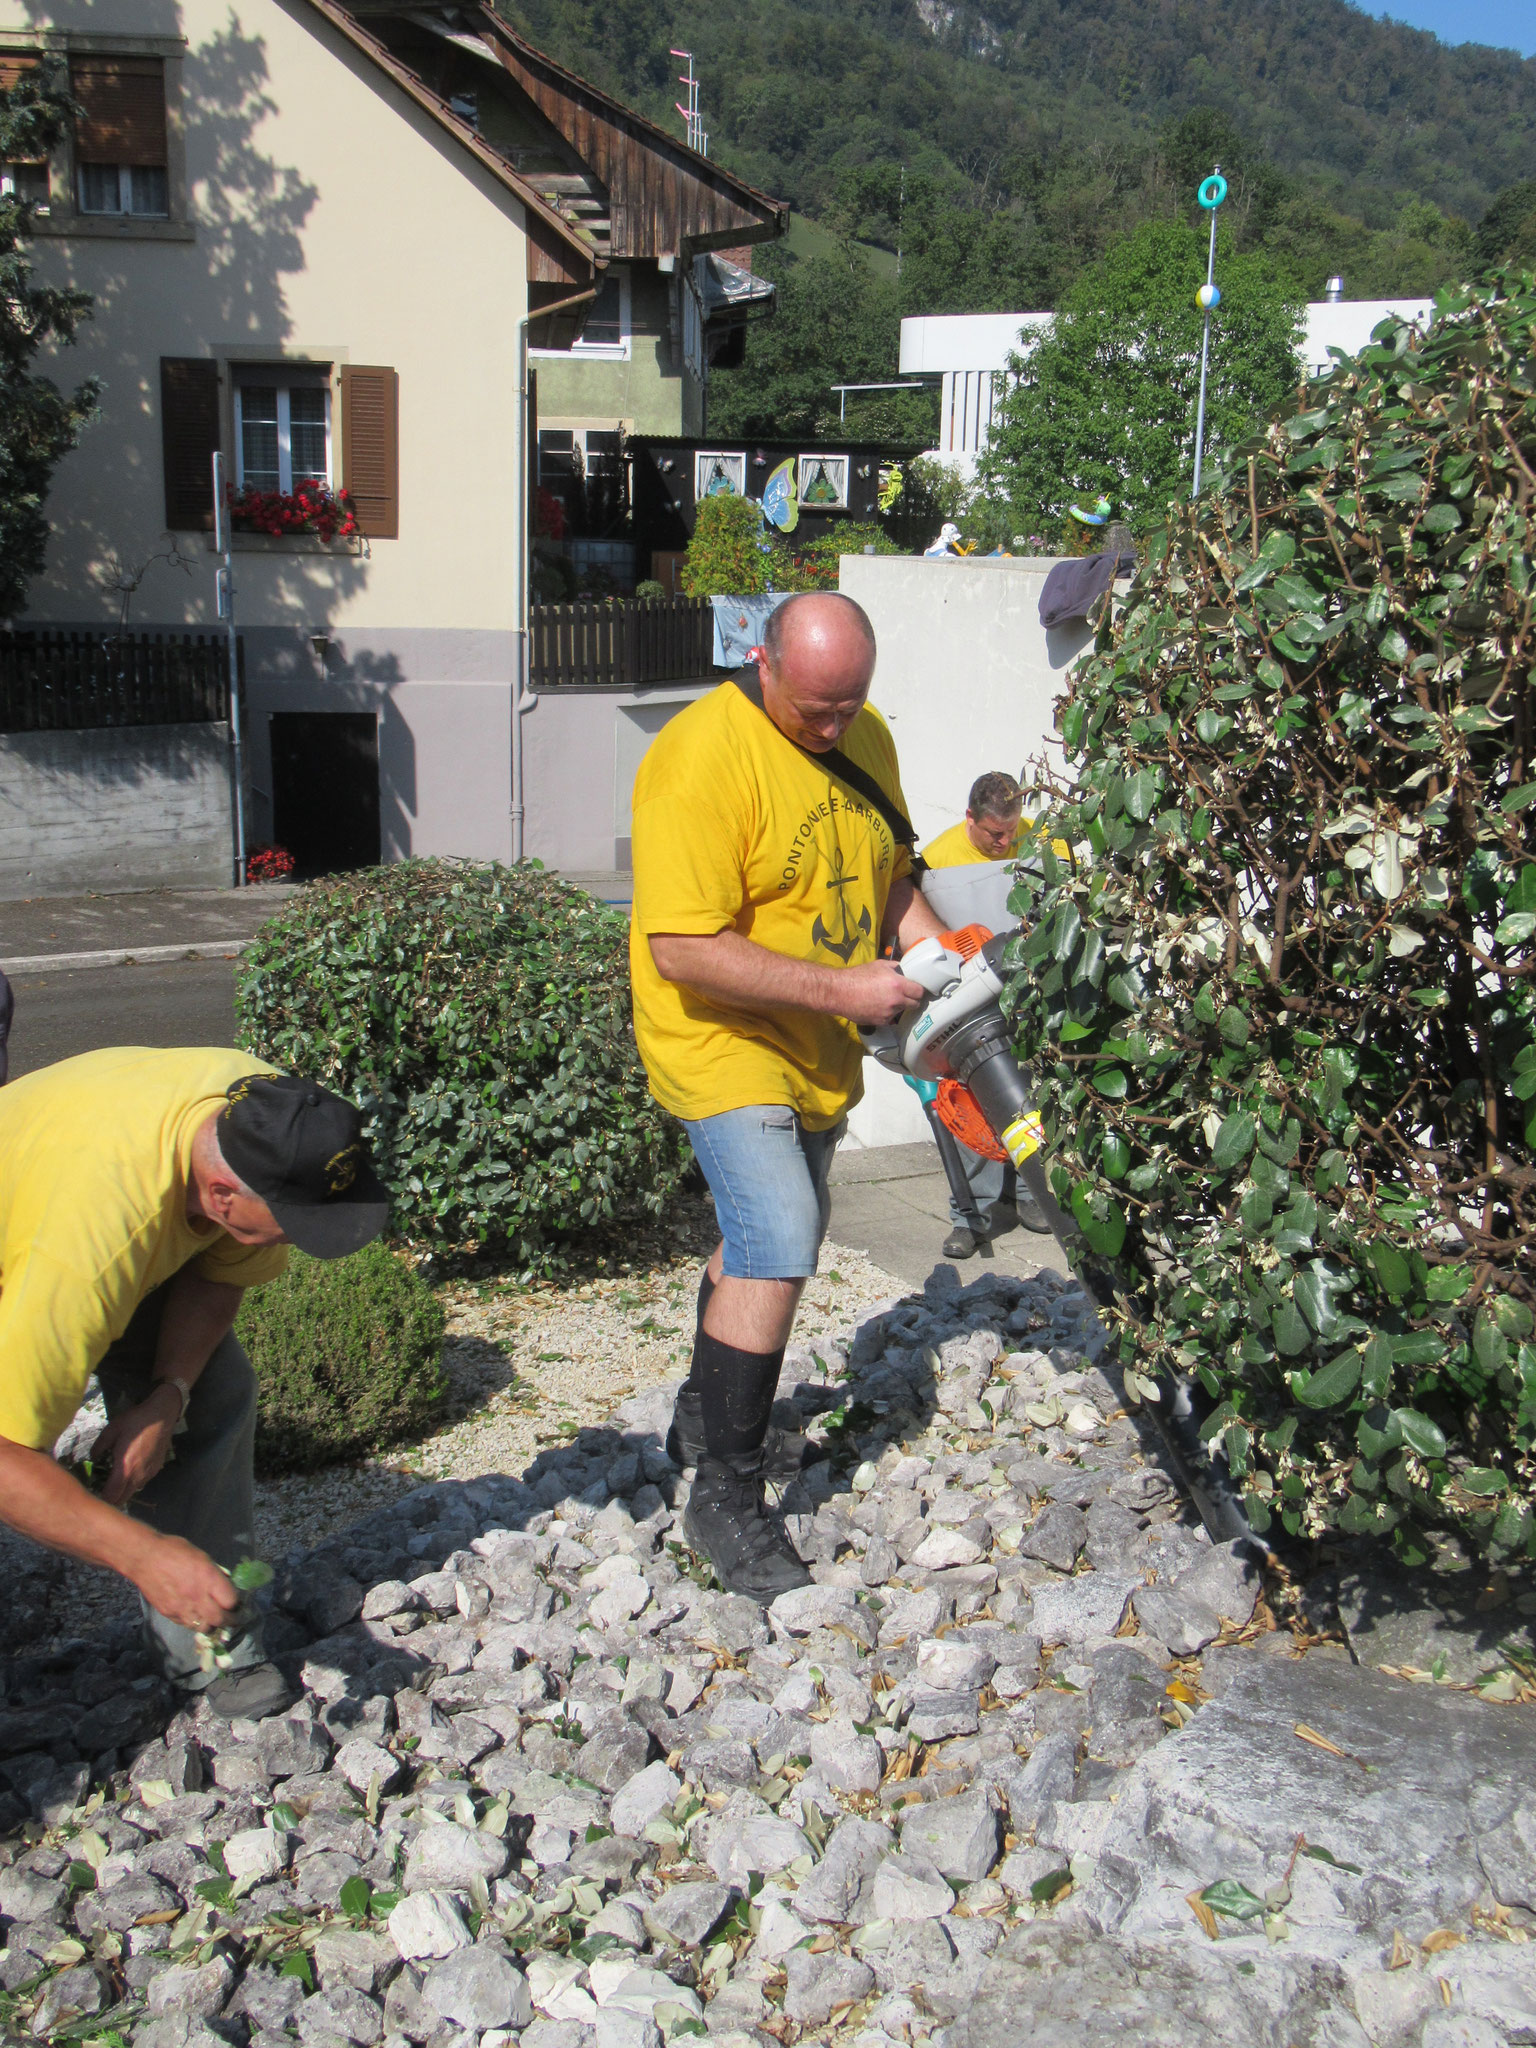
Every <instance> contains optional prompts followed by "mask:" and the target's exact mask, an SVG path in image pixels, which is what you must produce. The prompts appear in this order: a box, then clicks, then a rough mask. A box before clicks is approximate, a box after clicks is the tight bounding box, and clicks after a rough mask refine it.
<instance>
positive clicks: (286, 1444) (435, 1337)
mask: <svg viewBox="0 0 1536 2048" xmlns="http://www.w3.org/2000/svg"><path fill="white" fill-rule="evenodd" d="M235 1334H236V1335H237V1336H238V1337H239V1339H240V1341H241V1343H242V1344H243V1345H244V1346H245V1348H246V1350H247V1351H248V1352H249V1353H250V1358H251V1363H252V1365H253V1366H254V1367H255V1368H256V1377H257V1380H258V1382H259V1385H260V1405H259V1407H258V1408H257V1411H256V1462H257V1465H258V1467H259V1468H260V1470H262V1471H263V1472H269V1473H271V1472H307V1471H311V1470H313V1469H314V1467H315V1466H317V1465H331V1464H335V1463H336V1462H337V1461H338V1460H339V1459H343V1458H359V1457H361V1456H362V1455H363V1454H364V1453H365V1452H367V1451H377V1450H382V1449H383V1448H384V1447H385V1446H386V1445H388V1444H398V1443H403V1442H406V1441H407V1440H409V1439H410V1438H412V1437H415V1436H419V1435H420V1434H421V1432H422V1431H423V1430H425V1429H427V1428H429V1427H430V1426H431V1424H432V1422H433V1421H434V1420H435V1418H436V1417H437V1415H438V1414H439V1412H440V1411H441V1408H442V1405H443V1400H444V1397H445V1396H446V1394H447V1391H448V1383H447V1381H446V1380H445V1379H444V1378H443V1373H442V1365H441V1357H442V1348H443V1311H442V1308H441V1307H440V1306H439V1303H438V1300H437V1297H436V1296H435V1295H434V1294H433V1292H432V1290H431V1288H430V1287H428V1286H427V1284H426V1282H425V1281H424V1280H423V1279H421V1278H420V1276H419V1275H418V1274H416V1273H414V1272H412V1270H411V1268H410V1267H409V1266H407V1265H406V1264H405V1263H404V1261H403V1260H401V1259H398V1258H396V1257H395V1255H394V1254H393V1253H392V1252H390V1251H387V1250H386V1249H385V1247H384V1246H383V1245H381V1244H370V1245H367V1246H365V1247H364V1249H363V1250H362V1251H360V1252H356V1253H354V1254H353V1256H352V1257H351V1258H348V1259H310V1258H306V1257H305V1255H304V1254H303V1253H302V1252H290V1253H289V1255H288V1270H287V1271H286V1272H285V1273H284V1274H283V1275H282V1276H281V1278H280V1279H277V1280H274V1281H272V1282H271V1283H270V1285H268V1286H266V1287H253V1288H251V1289H250V1291H249V1292H248V1293H247V1295H246V1297H245V1299H244V1301H243V1302H242V1303H241V1304H240V1314H239V1316H238V1318H237V1319H236V1323H235Z"/></svg>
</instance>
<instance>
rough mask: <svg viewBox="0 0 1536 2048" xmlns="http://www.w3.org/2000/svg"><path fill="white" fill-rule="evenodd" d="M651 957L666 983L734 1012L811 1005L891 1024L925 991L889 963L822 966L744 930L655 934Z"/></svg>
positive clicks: (857, 1020)
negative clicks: (778, 949)
mask: <svg viewBox="0 0 1536 2048" xmlns="http://www.w3.org/2000/svg"><path fill="white" fill-rule="evenodd" d="M650 946H651V958H652V959H653V960H654V961H655V963H656V971H657V973H658V974H660V975H661V977H662V979H663V980H664V981H675V982H681V983H682V984H683V985H684V986H685V987H688V988H692V989H697V991H698V992H699V994H700V995H701V996H707V997H708V998H709V1000H710V1001H711V1002H712V1003H722V1004H725V1005H727V1006H728V1007H729V1008H731V1009H733V1010H744V1011H747V1012H749V1013H750V1012H753V1011H760V1010H811V1011H814V1012H815V1013H816V1014H817V1015H818V1016H823V1017H846V1018H848V1019H849V1021H850V1022H851V1023H854V1024H890V1023H893V1022H894V1021H895V1019H896V1018H897V1017H899V1016H900V1015H901V1013H902V1011H903V1010H904V1009H906V1007H907V1005H908V1004H909V1003H915V1002H918V1001H920V1000H921V997H922V993H923V991H922V990H921V988H919V987H918V985H917V983H916V982H915V981H908V980H907V978H906V976H905V975H904V974H903V973H902V972H901V970H900V968H899V967H896V966H894V965H893V964H892V962H891V961H889V960H871V961H869V962H868V963H867V965H865V966H863V967H819V966H818V965H817V964H816V962H815V961H814V960H791V959H790V958H788V956H787V955H785V954H783V953H774V952H770V950H769V949H768V947H766V946H759V945H757V944H756V943H755V941H753V940H752V939H747V938H743V937H742V935H741V933H740V932H733V931H721V932H712V933H710V934H709V935H708V936H707V937H701V936H699V935H698V934H696V933H692V932H653V933H652V934H651V939H650Z"/></svg>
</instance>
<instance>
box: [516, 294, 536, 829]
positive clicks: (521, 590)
mask: <svg viewBox="0 0 1536 2048" xmlns="http://www.w3.org/2000/svg"><path fill="white" fill-rule="evenodd" d="M528 412H529V409H528V315H527V314H526V313H525V314H524V315H523V317H522V319H521V320H519V321H518V323H517V447H518V457H519V459H518V465H517V490H516V493H515V497H514V502H515V504H516V508H517V509H516V512H515V514H514V517H513V530H514V539H513V546H514V548H515V550H516V562H517V626H516V630H515V632H514V634H513V639H514V641H515V643H516V645H515V652H514V655H513V671H514V673H513V681H512V863H513V865H514V867H515V866H516V865H517V863H518V862H519V861H520V860H521V859H522V858H523V824H524V820H525V818H526V816H527V809H528V807H527V803H526V801H525V799H524V793H523V783H524V776H523V717H524V714H525V713H527V712H529V711H531V710H532V709H533V707H534V705H535V704H537V703H538V701H539V700H538V698H537V697H536V696H535V695H534V693H533V692H532V690H530V689H529V687H528V577H529V572H530V569H531V566H532V554H531V551H530V548H529V536H528V469H529V464H530V463H531V462H532V460H533V453H532V450H531V449H530V448H529V446H528Z"/></svg>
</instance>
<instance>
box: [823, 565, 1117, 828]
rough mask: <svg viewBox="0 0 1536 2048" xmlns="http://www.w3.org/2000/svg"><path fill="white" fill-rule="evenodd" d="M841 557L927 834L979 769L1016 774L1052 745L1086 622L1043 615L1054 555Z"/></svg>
mask: <svg viewBox="0 0 1536 2048" xmlns="http://www.w3.org/2000/svg"><path fill="white" fill-rule="evenodd" d="M840 566H841V575H840V579H839V588H840V589H842V590H844V591H846V592H847V594H848V595H849V596H850V597H855V598H857V599H858V601H859V603H860V604H861V605H863V607H864V609H865V610H866V611H867V612H868V613H869V616H870V618H871V619H872V620H873V622H874V628H875V637H876V640H877V641H878V643H879V657H878V660H877V663H876V667H875V681H874V687H873V688H872V690H871V691H870V701H871V702H872V703H873V704H875V705H876V706H877V707H878V708H879V709H880V710H881V711H882V712H883V713H884V714H885V716H886V717H887V718H888V719H889V720H890V726H891V731H892V733H893V735H894V736H895V740H896V751H897V754H898V756H899V757H900V761H901V778H902V788H903V789H904V790H905V792H906V798H907V803H908V806H909V809H910V814H911V818H912V822H913V824H914V825H915V826H916V827H917V833H918V838H919V839H920V840H923V839H930V838H932V837H933V836H934V835H935V834H936V833H939V832H942V831H944V830H945V828H946V827H947V826H950V825H953V824H954V823H955V821H956V819H957V818H961V817H963V816H964V815H965V799H966V795H967V792H968V791H969V789H970V786H971V784H972V783H973V782H974V781H975V780H976V777H977V776H978V775H980V774H982V773H984V772H985V771H986V770H987V769H990V768H1001V769H1003V770H1004V771H1005V772H1006V773H1007V774H1009V775H1018V774H1019V771H1020V769H1021V768H1023V767H1024V766H1025V764H1026V763H1027V762H1029V761H1031V760H1033V759H1035V758H1036V757H1038V756H1039V755H1041V754H1042V753H1054V752H1055V747H1056V734H1055V703H1056V699H1057V698H1058V697H1059V696H1060V695H1061V694H1062V692H1063V691H1064V690H1065V688H1066V683H1067V670H1068V668H1069V667H1070V666H1071V664H1072V662H1073V661H1074V660H1075V659H1076V658H1077V656H1078V655H1079V654H1080V653H1081V652H1082V651H1083V649H1084V648H1085V647H1086V646H1087V645H1088V641H1089V637H1090V636H1089V632H1088V627H1087V625H1086V624H1085V623H1083V622H1082V621H1079V622H1078V623H1077V624H1075V625H1073V626H1062V627H1059V628H1057V630H1056V631H1054V632H1050V633H1048V632H1047V631H1046V630H1045V628H1044V627H1043V626H1042V625H1041V623H1040V612H1039V606H1040V592H1041V590H1042V589H1043V587H1044V585H1045V579H1046V577H1047V575H1049V573H1050V571H1051V570H1052V569H1053V568H1054V567H1055V566H1056V564H1055V562H1054V561H1051V560H1037V559H1034V558H1031V557H1026V556H1019V557H1016V558H1013V559H1003V558H1000V557H999V558H996V559H991V560H988V559H982V560H963V559H950V560H948V561H932V562H930V561H925V560H920V559H914V558H913V557H911V556H905V555H844V556H843V558H842V562H841V565H840ZM1058 758H1059V756H1058ZM1026 779H1027V778H1026Z"/></svg>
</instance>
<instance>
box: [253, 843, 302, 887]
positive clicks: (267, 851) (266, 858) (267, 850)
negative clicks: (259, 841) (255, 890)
mask: <svg viewBox="0 0 1536 2048" xmlns="http://www.w3.org/2000/svg"><path fill="white" fill-rule="evenodd" d="M293 869H294V859H293V855H292V854H291V853H290V852H289V851H288V849H287V847H286V846H257V847H254V848H252V850H251V852H249V853H248V854H247V855H246V857H245V879H246V880H247V881H248V882H281V881H282V880H283V878H284V877H285V876H287V875H291V874H292V873H293Z"/></svg>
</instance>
